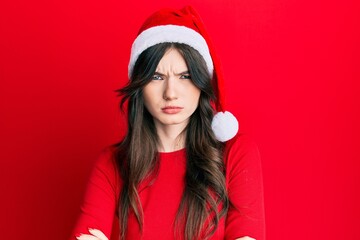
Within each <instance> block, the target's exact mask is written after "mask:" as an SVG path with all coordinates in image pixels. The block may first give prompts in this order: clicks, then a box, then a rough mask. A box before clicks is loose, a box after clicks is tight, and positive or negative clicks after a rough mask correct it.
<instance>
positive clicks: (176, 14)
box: [129, 6, 238, 142]
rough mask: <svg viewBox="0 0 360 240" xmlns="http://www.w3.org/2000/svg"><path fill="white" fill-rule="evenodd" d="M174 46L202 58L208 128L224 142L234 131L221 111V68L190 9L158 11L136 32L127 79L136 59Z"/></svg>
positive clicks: (230, 118)
mask: <svg viewBox="0 0 360 240" xmlns="http://www.w3.org/2000/svg"><path fill="white" fill-rule="evenodd" d="M164 42H177V43H183V44H187V45H189V46H190V47H192V48H194V49H196V50H197V51H198V52H199V53H200V55H201V56H202V57H203V58H204V60H205V62H206V65H207V68H208V71H209V73H210V75H211V76H212V78H213V80H214V83H213V86H214V88H215V94H216V103H215V104H216V111H217V113H216V114H215V116H214V118H213V121H212V124H211V127H212V129H213V131H214V134H215V136H216V138H217V139H218V140H219V141H222V142H225V141H227V140H229V139H231V138H233V137H234V136H235V135H236V133H237V131H238V122H237V120H236V118H235V117H234V115H232V114H231V113H230V112H227V111H225V112H224V107H225V91H224V79H223V76H222V70H221V64H220V61H219V59H218V57H217V56H216V54H215V51H214V47H213V45H212V42H211V41H210V38H209V35H208V33H207V31H206V30H205V26H204V24H203V22H202V20H201V18H200V16H199V14H198V13H197V12H196V11H195V10H194V8H192V7H191V6H186V7H184V8H183V9H180V10H174V9H162V10H160V11H158V12H155V13H154V14H153V15H151V16H150V17H149V18H148V19H147V20H146V21H145V23H144V24H143V25H142V27H141V28H140V30H139V33H138V36H137V37H136V39H135V41H134V43H133V45H132V48H131V56H130V62H129V76H131V74H132V71H133V67H134V65H135V62H136V60H137V59H138V57H139V55H140V54H141V53H142V52H143V51H144V50H146V49H147V48H149V47H151V46H154V45H156V44H158V43H164Z"/></svg>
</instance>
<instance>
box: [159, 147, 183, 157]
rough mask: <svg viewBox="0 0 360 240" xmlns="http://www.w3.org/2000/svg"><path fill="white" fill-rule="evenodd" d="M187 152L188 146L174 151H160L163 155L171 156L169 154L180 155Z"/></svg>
mask: <svg viewBox="0 0 360 240" xmlns="http://www.w3.org/2000/svg"><path fill="white" fill-rule="evenodd" d="M185 152H186V148H181V149H179V150H175V151H172V152H158V153H159V155H160V156H163V157H169V156H176V155H180V154H183V153H185Z"/></svg>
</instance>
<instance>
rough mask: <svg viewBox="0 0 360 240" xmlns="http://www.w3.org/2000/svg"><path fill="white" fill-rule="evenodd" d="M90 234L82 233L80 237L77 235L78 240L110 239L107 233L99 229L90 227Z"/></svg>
mask: <svg viewBox="0 0 360 240" xmlns="http://www.w3.org/2000/svg"><path fill="white" fill-rule="evenodd" d="M89 232H90V234H81V235H80V236H79V237H76V239H78V240H109V239H108V238H107V237H106V236H105V234H104V233H103V232H102V231H100V230H97V229H92V228H89Z"/></svg>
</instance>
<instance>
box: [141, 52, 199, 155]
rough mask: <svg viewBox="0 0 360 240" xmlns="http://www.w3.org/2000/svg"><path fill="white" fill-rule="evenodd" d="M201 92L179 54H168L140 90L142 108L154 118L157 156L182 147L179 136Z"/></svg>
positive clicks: (194, 108)
mask: <svg viewBox="0 0 360 240" xmlns="http://www.w3.org/2000/svg"><path fill="white" fill-rule="evenodd" d="M200 92H201V91H200V89H199V88H197V87H196V86H195V85H194V84H193V82H192V80H191V76H190V74H189V73H188V68H187V65H186V62H185V60H184V58H183V57H182V55H181V54H180V53H179V51H178V50H177V49H174V48H170V49H169V50H167V51H166V52H165V54H164V56H163V58H162V59H161V60H160V62H159V64H158V66H157V68H156V72H155V74H154V76H153V77H152V80H151V81H150V82H149V83H148V84H147V85H146V86H145V87H144V89H143V97H144V103H145V107H146V108H147V110H148V111H149V112H150V114H151V115H152V116H153V118H154V123H155V127H156V130H157V133H158V136H159V139H160V146H158V148H159V149H158V150H159V151H160V152H171V151H174V150H178V149H180V148H183V147H184V143H185V142H184V138H183V137H181V133H182V132H183V130H184V129H185V127H186V125H187V124H188V122H189V118H190V116H191V115H192V114H193V113H194V111H195V110H196V108H197V106H198V104H199V98H200Z"/></svg>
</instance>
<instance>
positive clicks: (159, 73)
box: [154, 70, 190, 76]
mask: <svg viewBox="0 0 360 240" xmlns="http://www.w3.org/2000/svg"><path fill="white" fill-rule="evenodd" d="M185 74H190V73H189V71H188V70H186V71H183V72H180V73H175V75H176V76H179V75H185ZM154 75H159V76H165V75H166V74H164V73H161V72H154Z"/></svg>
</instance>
